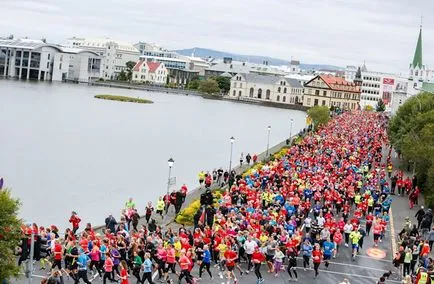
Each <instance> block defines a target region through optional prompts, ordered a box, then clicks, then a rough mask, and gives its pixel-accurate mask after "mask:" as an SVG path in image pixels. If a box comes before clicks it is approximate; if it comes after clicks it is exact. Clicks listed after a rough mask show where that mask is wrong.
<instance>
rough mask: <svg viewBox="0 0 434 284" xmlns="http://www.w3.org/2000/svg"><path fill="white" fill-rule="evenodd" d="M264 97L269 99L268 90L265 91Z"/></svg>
mask: <svg viewBox="0 0 434 284" xmlns="http://www.w3.org/2000/svg"><path fill="white" fill-rule="evenodd" d="M265 99H267V100H269V99H270V90H267V91H266V92H265Z"/></svg>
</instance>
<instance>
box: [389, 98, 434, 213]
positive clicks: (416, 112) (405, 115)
mask: <svg viewBox="0 0 434 284" xmlns="http://www.w3.org/2000/svg"><path fill="white" fill-rule="evenodd" d="M388 135H389V140H390V143H391V144H392V145H393V147H394V148H395V150H396V151H397V152H398V153H400V154H401V156H402V158H403V160H404V162H406V163H407V164H410V165H411V166H412V167H413V168H414V170H415V174H416V177H417V183H418V185H419V186H420V187H422V188H424V189H425V196H426V198H427V203H428V205H430V206H432V205H434V191H433V190H432V189H433V188H434V95H432V94H429V93H421V94H419V95H417V96H414V97H412V98H410V99H408V100H407V101H406V102H405V103H404V104H403V105H402V106H401V107H400V108H399V109H398V111H397V112H396V114H395V115H394V116H393V117H392V118H391V119H390V121H389V127H388Z"/></svg>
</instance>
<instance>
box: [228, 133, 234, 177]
mask: <svg viewBox="0 0 434 284" xmlns="http://www.w3.org/2000/svg"><path fill="white" fill-rule="evenodd" d="M229 141H230V142H231V156H230V158H229V174H231V169H232V151H233V148H234V142H235V138H234V137H233V136H232V137H231V138H230V139H229Z"/></svg>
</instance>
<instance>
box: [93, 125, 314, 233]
mask: <svg viewBox="0 0 434 284" xmlns="http://www.w3.org/2000/svg"><path fill="white" fill-rule="evenodd" d="M299 134H301V136H303V135H306V134H307V132H304V133H303V129H302V130H301V131H299V132H298V133H297V134H294V135H293V136H292V137H291V141H292V142H294V141H295V139H296V138H297V137H298V136H299ZM288 140H289V138H288ZM285 146H289V144H287V143H286V140H284V141H282V142H280V143H277V144H276V145H274V146H272V147H270V148H269V149H268V154H269V157H271V156H272V155H274V154H276V153H278V152H279V151H280V150H282V149H283V148H284V147H285ZM266 154H267V150H266V149H265V150H264V151H263V152H261V153H259V154H257V157H258V160H257V162H256V163H254V164H253V163H250V164H247V163H243V165H242V166H240V165H239V163H237V165H236V166H234V167H233V168H232V169H233V170H235V172H236V173H237V174H242V173H244V172H245V171H247V170H249V169H250V168H252V167H253V166H254V165H256V164H257V163H260V162H262V161H264V160H265V159H266V158H267V157H266ZM251 155H253V153H251ZM269 157H268V158H269ZM236 162H239V161H235V163H236ZM217 188H221V189H226V188H227V184H225V185H224V186H223V187H220V186H219V185H218V184H216V183H212V184H211V187H210V189H211V191H213V190H215V189H217ZM177 190H178V189H177ZM202 192H204V187H195V188H194V189H191V190H189V191H188V192H187V196H186V197H185V201H184V203H183V204H182V206H181V210H180V212H181V211H182V210H183V209H185V208H187V207H189V206H190V204H191V203H192V202H194V201H195V200H197V199H199V198H200V194H201V193H202ZM154 203H155V202H154V201H152V204H153V205H154V206H155V204H154ZM120 210H122V208H121V209H120ZM138 213H139V215H140V218H139V225H138V226H141V225H142V224H146V220H145V217H144V212H139V210H138ZM141 213H143V215H141ZM163 216H164V217H163V219H162V220H161V219H160V218H159V217H158V216H156V213H155V211H154V212H153V213H152V216H151V219H155V221H156V222H157V225H158V226H161V227H162V228H166V227H167V226H169V225H174V226H182V225H181V224H178V223H176V221H175V218H176V214H174V209H173V208H172V206H171V207H170V208H169V212H168V214H167V215H163ZM113 217H115V216H113ZM115 219H116V220H117V221H119V218H116V217H115ZM160 221H161V222H160ZM92 227H93V229H94V230H95V231H98V232H102V230H103V229H105V225H104V224H103V225H97V226H92ZM172 229H173V228H172Z"/></svg>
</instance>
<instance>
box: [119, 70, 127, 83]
mask: <svg viewBox="0 0 434 284" xmlns="http://www.w3.org/2000/svg"><path fill="white" fill-rule="evenodd" d="M118 80H119V81H127V73H125V71H124V70H122V71H121V72H120V73H119V75H118Z"/></svg>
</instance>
